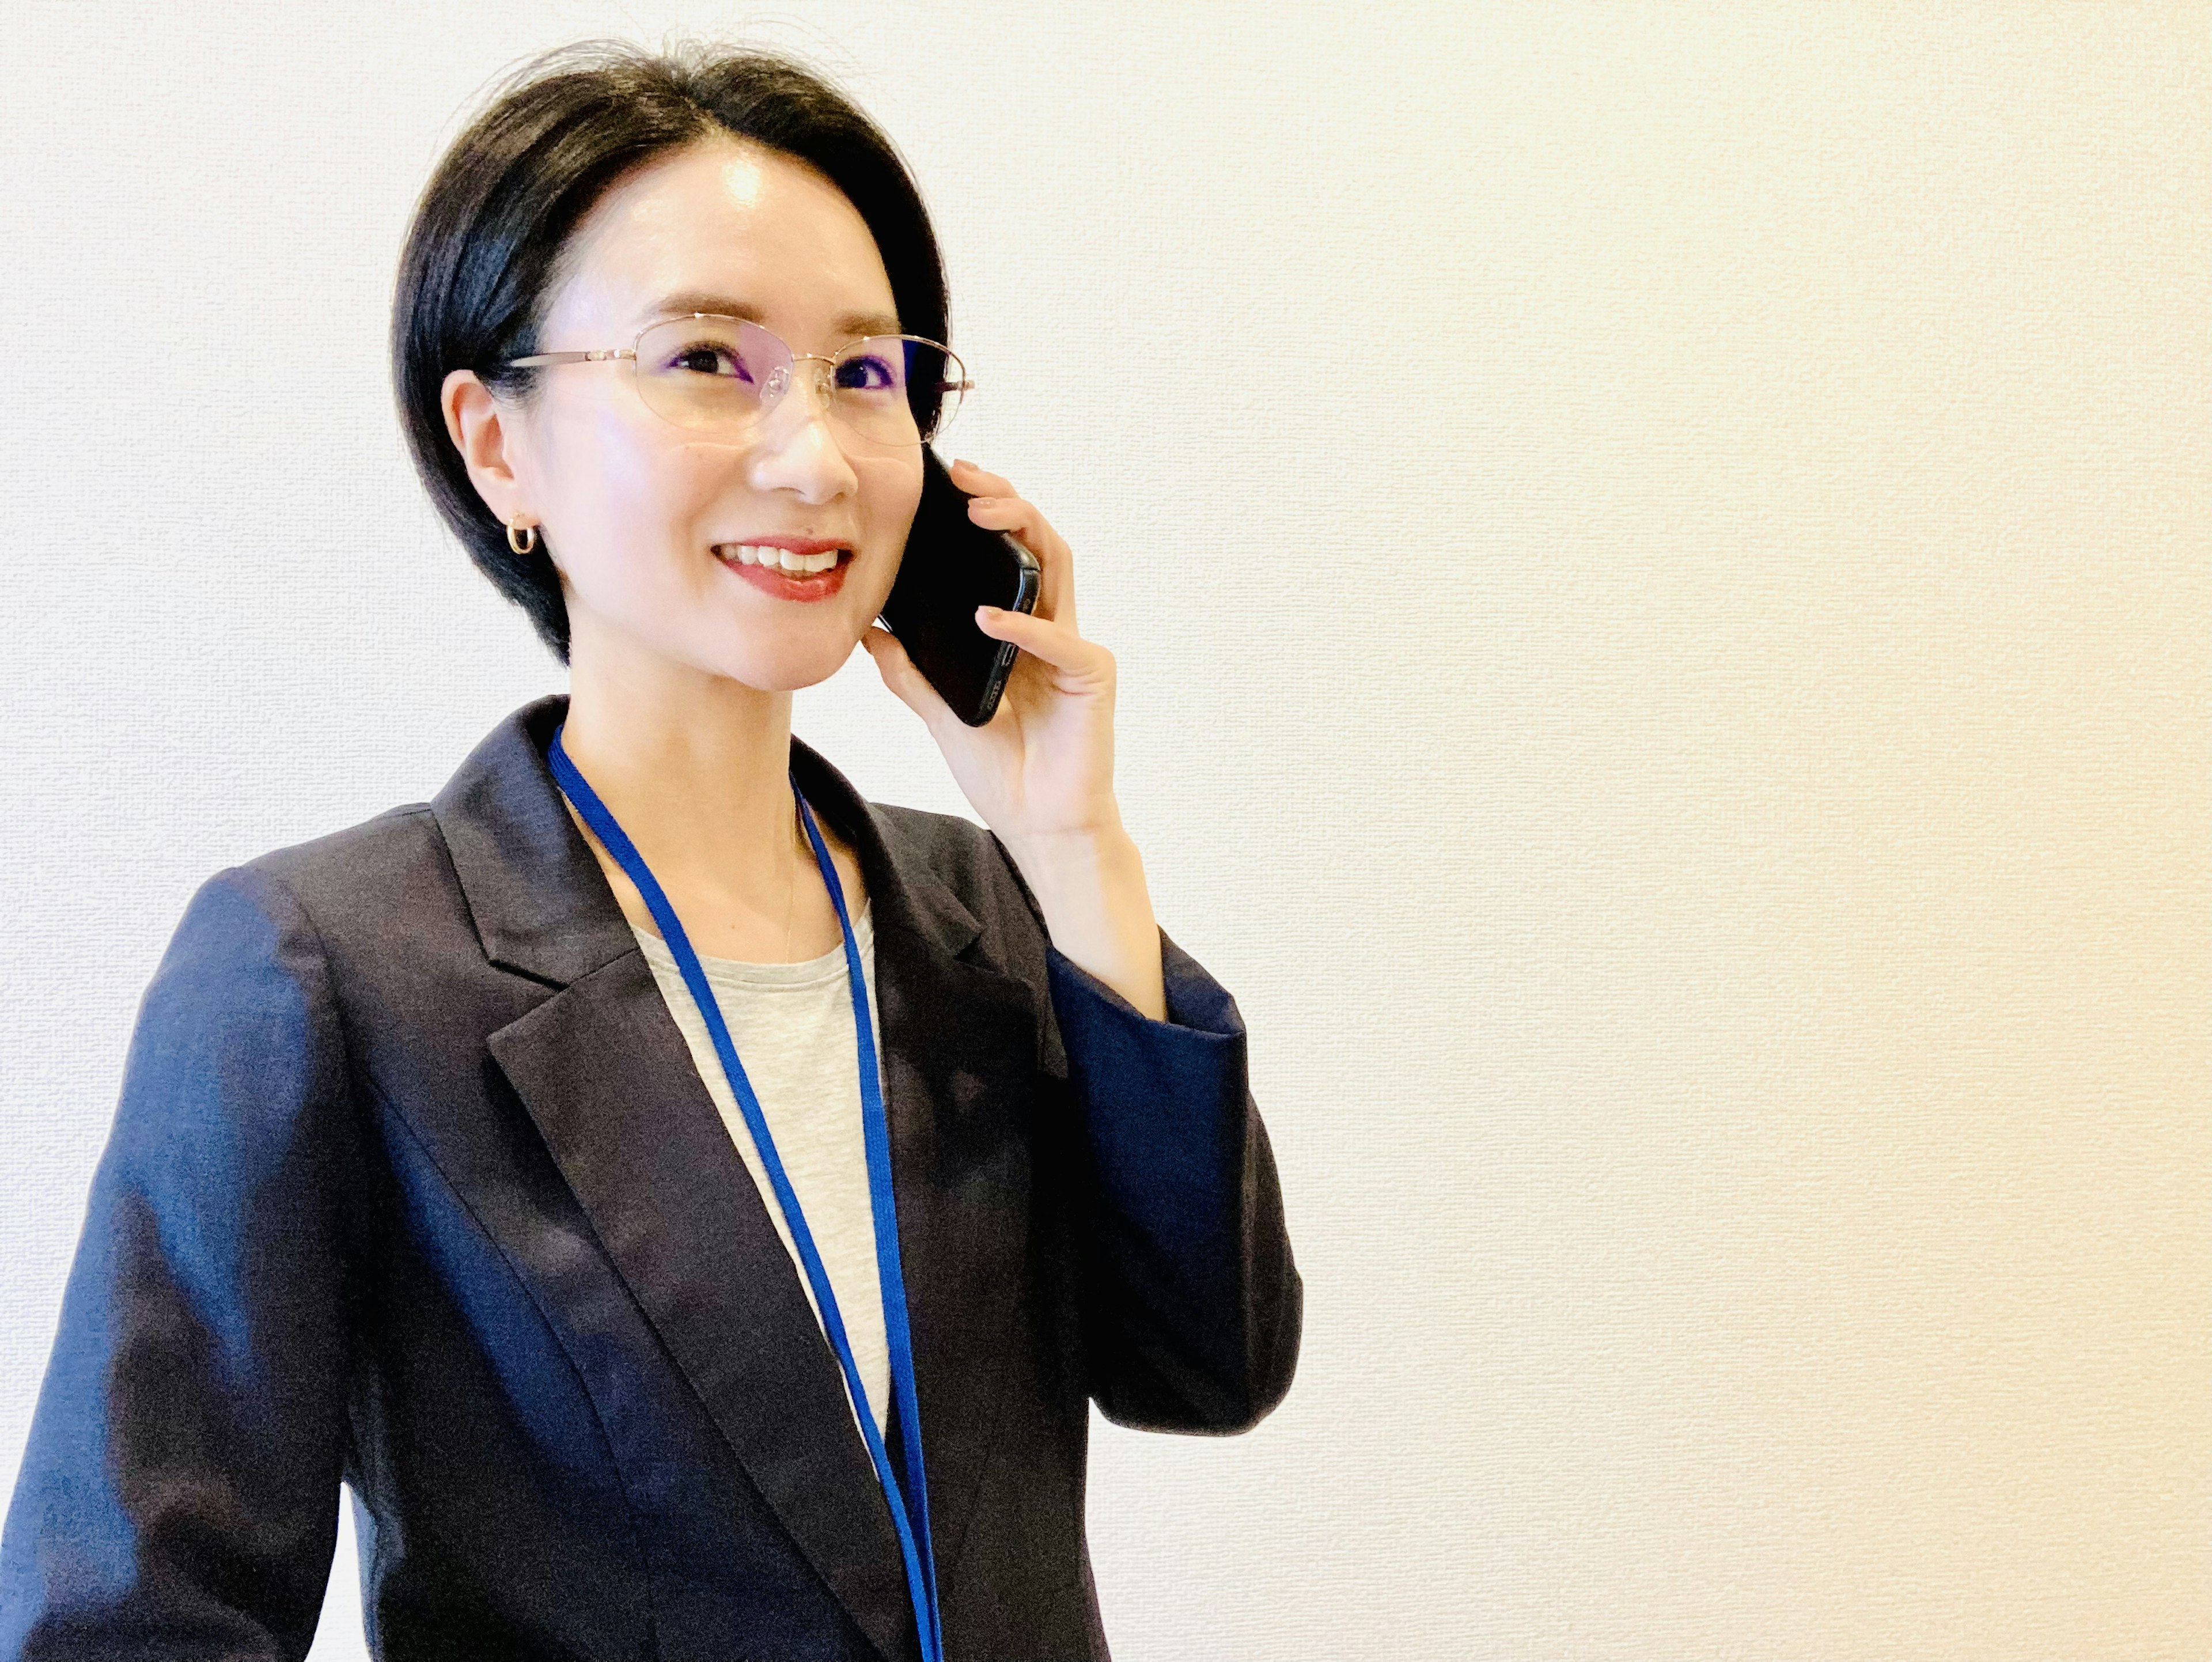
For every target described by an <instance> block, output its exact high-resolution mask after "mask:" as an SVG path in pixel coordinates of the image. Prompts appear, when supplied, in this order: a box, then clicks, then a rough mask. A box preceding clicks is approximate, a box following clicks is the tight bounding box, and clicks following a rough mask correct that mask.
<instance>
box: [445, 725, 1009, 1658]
mask: <svg viewBox="0 0 2212 1662" xmlns="http://www.w3.org/2000/svg"><path fill="white" fill-rule="evenodd" d="M567 706H568V701H567V699H566V697H562V696H559V695H556V696H554V697H549V698H544V699H540V700H538V701H537V702H536V703H532V704H530V705H527V706H526V707H524V708H523V709H520V710H518V711H517V712H515V713H514V715H513V716H511V717H509V718H508V720H507V721H506V722H505V723H503V724H502V725H501V728H498V729H495V731H494V733H493V734H491V735H490V736H489V737H488V738H487V739H486V740H485V741H484V742H483V744H482V745H481V746H478V747H477V752H475V753H474V754H472V755H471V757H470V758H469V759H468V761H467V762H466V763H465V764H463V766H462V768H461V770H459V772H457V773H456V774H455V776H454V777H453V781H452V782H450V783H449V784H448V785H447V787H446V788H445V790H444V791H442V792H441V793H440V794H439V796H438V798H437V799H436V800H435V802H434V804H433V807H434V811H435V813H437V815H438V819H439V822H440V825H441V830H442V831H444V833H445V836H446V840H447V846H448V847H449V849H451V850H452V853H453V861H454V867H455V870H456V872H457V874H458V875H459V880H460V882H461V886H462V888H463V891H464V892H465V894H466V896H467V898H468V902H469V905H470V909H471V913H472V915H473V916H474V919H475V922H476V925H477V932H478V934H479V935H480V937H481V938H482V940H483V945H484V950H485V952H486V954H487V955H488V956H489V958H490V959H492V960H493V961H494V962H495V963H498V964H501V965H503V966H505V967H507V968H509V969H511V970H513V971H517V972H519V973H521V974H524V975H526V976H530V977H534V978H536V979H538V980H540V981H543V982H544V983H548V984H549V985H551V986H553V987H555V988H556V989H558V990H556V992H554V994H553V995H552V996H550V997H549V998H547V999H546V1000H545V1001H544V1002H542V1003H540V1004H539V1005H538V1006H537V1007H536V1008H533V1009H532V1011H531V1012H530V1013H529V1014H526V1015H525V1016H523V1017H522V1018H521V1019H520V1020H517V1021H514V1022H513V1023H511V1024H509V1025H508V1026H505V1027H502V1028H501V1029H499V1030H498V1031H497V1032H494V1033H493V1034H491V1035H490V1036H489V1039H488V1041H487V1043H488V1045H489V1049H490V1051H491V1054H492V1056H494V1058H495V1060H496V1061H497V1062H498V1063H499V1065H500V1067H501V1069H502V1071H503V1072H504V1073H505V1074H506V1075H507V1079H508V1081H509V1082H510V1083H511V1084H512V1085H513V1087H514V1089H515V1091H516V1093H517V1094H518V1095H519V1096H520V1099H521V1100H522V1102H523V1104H524V1105H525V1106H526V1109H527V1110H528V1111H529V1113H530V1115H531V1117H532V1120H533V1121H534V1122H535V1123H536V1124H537V1126H538V1131H539V1134H540V1135H542V1136H543V1137H544V1140H545V1143H546V1146H547V1148H549V1149H550V1152H551V1154H552V1156H553V1159H554V1161H555V1163H556V1166H558V1168H559V1170H560V1172H561V1173H562V1177H563V1178H565V1180H566V1181H567V1182H568V1185H569V1187H570V1188H571V1189H572V1190H574V1193H575V1196H576V1198H577V1202H578V1203H579V1205H580V1207H581V1208H583V1210H584V1212H585V1214H586V1216H588V1217H589V1218H590V1220H591V1221H592V1227H593V1228H594V1230H595V1231H596V1232H597V1233H598V1235H599V1240H600V1243H601V1244H602V1245H603V1246H604V1247H605V1250H606V1252H607V1254H608V1256H609V1257H610V1258H611V1260H612V1261H613V1263H614V1264H615V1267H616V1269H617V1270H618V1271H619V1273H620V1274H621V1275H622V1276H623V1280H624V1281H625V1282H628V1284H629V1287H630V1288H631V1290H632V1291H633V1293H634V1294H635V1296H636V1298H637V1300H638V1304H639V1306H640V1308H641V1310H642V1311H643V1312H645V1314H646V1316H647V1319H648V1320H649V1321H650V1322H651V1323H652V1324H653V1326H654V1328H655V1329H656V1330H658V1331H659V1335H660V1336H661V1339H662V1342H664V1343H665V1346H666V1347H667V1349H668V1352H669V1354H670V1355H671V1357H672V1358H674V1360H675V1362H676V1364H677V1366H678V1368H679V1369H680V1370H681V1371H682V1373H683V1374H684V1378H685V1379H686V1380H687V1381H688V1382H689V1384H690V1386H691V1388H692V1389H693V1390H694V1391H696V1393H697V1395H698V1397H699V1398H700V1400H701V1402H702V1404H703V1405H704V1407H705V1409H706V1410H707V1412H708V1415H710V1416H711V1417H712V1419H713V1420H714V1423H715V1425H716V1426H717V1427H718V1428H720V1431H721V1433H722V1434H723V1436H724V1437H725V1438H726V1440H728V1442H729V1445H730V1447H731V1449H732V1452H734V1453H735V1455H736V1457H737V1458H738V1461H739V1462H740V1463H741V1464H743V1465H744V1469H745V1470H746V1472H747V1473H748V1474H749V1475H750V1477H751V1479H752V1481H753V1482H754V1483H755V1484H756V1485H757V1488H759V1490H760V1492H761V1494H762V1495H763V1497H764V1498H765V1499H766V1501H768V1503H769V1506H770V1507H772V1508H773V1509H774V1510H775V1513H776V1515H777V1517H778V1518H779V1519H781V1521H782V1523H783V1525H784V1527H785V1528H786V1529H787V1531H789V1532H790V1534H791V1537H792V1538H793V1542H794V1543H796V1544H797V1546H798V1548H799V1550H800V1551H801V1552H802V1553H803V1554H804V1555H805V1557H806V1558H807V1560H808V1561H809V1562H811V1564H812V1565H813V1566H814V1568H815V1569H816V1570H817V1572H818V1573H819V1574H821V1576H822V1577H823V1580H824V1581H825V1583H827V1585H828V1586H829V1588H830V1589H831V1591H832V1592H834V1593H835V1594H836V1597H837V1598H839V1599H840V1600H841V1602H842V1603H843V1604H844V1605H845V1607H846V1608H847V1610H848V1611H849V1612H850V1613H851V1614H852V1616H853V1619H854V1622H856V1623H857V1624H858V1625H859V1626H860V1629H861V1630H862V1631H863V1632H864V1633H866V1635H868V1637H869V1638H870V1640H871V1641H872V1642H873V1643H874V1644H875V1646H876V1647H877V1648H878V1650H879V1651H881V1652H882V1653H883V1654H884V1656H885V1657H886V1658H890V1659H896V1658H900V1657H903V1656H906V1655H908V1654H909V1653H911V1652H912V1651H913V1650H914V1648H915V1638H914V1633H915V1629H914V1622H913V1616H912V1613H911V1607H910V1604H909V1603H908V1593H907V1588H906V1578H905V1572H904V1568H903V1564H902V1560H901V1557H900V1554H899V1549H898V1544H897V1538H896V1534H895V1533H894V1531H893V1529H892V1525H891V1521H890V1509H889V1506H888V1502H887V1501H886V1499H885V1497H884V1494H883V1492H882V1489H881V1488H880V1487H879V1486H878V1482H877V1481H876V1476H875V1472H874V1470H873V1468H872V1465H871V1464H870V1463H869V1460H868V1458H867V1453H866V1449H865V1448H864V1447H863V1446H862V1445H861V1443H860V1439H859V1436H858V1435H857V1434H856V1433H855V1431H854V1426H853V1422H852V1411H851V1409H850V1407H849V1406H848V1401H847V1398H846V1395H845V1387H844V1381H843V1377H842V1373H840V1372H839V1369H838V1367H837V1364H836V1358H835V1356H834V1355H833V1354H832V1353H831V1351H830V1349H829V1345H828V1343H827V1342H826V1341H824V1339H823V1336H822V1333H821V1330H820V1329H819V1327H817V1324H816V1323H815V1320H814V1316H813V1312H812V1311H811V1308H810V1307H809V1306H808V1304H807V1300H806V1297H805V1292H804V1290H803V1289H802V1287H801V1284H800V1279H799V1269H798V1268H797V1267H796V1266H795V1265H794V1264H793V1263H792V1261H791V1258H790V1256H789V1254H788V1253H787V1252H786V1251H784V1248H783V1244H782V1242H781V1239H779V1238H778V1236H777V1235H776V1233H775V1227H774V1225H773V1224H772V1223H771V1222H770V1221H769V1215H768V1211H767V1209H766V1207H765V1205H764V1204H763V1200H762V1197H761V1196H760V1193H759V1191H758V1190H757V1188H756V1187H755V1186H754V1184H753V1181H752V1178H751V1175H750V1172H747V1171H746V1169H745V1166H744V1162H743V1161H742V1160H740V1158H739V1157H738V1153H737V1150H736V1149H735V1148H734V1147H733V1146H732V1143H731V1141H730V1137H729V1133H728V1131H727V1130H726V1128H725V1127H724V1125H723V1123H722V1122H721V1119H720V1115H719V1114H718V1113H717V1111H715V1108H714V1101H713V1099H712V1098H711V1097H709V1096H708V1093H707V1090H706V1087H705V1086H704V1085H703V1084H702V1082H701V1081H700V1078H699V1075H698V1073H697V1070H696V1066H695V1065H694V1062H693V1061H692V1057H691V1054H690V1050H689V1049H688V1047H687V1046H686V1045H685V1044H684V1039H683V1036H682V1034H681V1033H680V1032H678V1029H677V1027H676V1025H675V1022H674V1021H673V1020H672V1019H671V1017H670V1015H669V1014H668V1010H667V1006H666V1004H665V1001H664V1000H663V999H662V996H661V994H660V990H659V985H658V983H655V981H654V980H653V975H652V972H651V971H650V969H649V967H648V966H647V964H646V962H645V959H644V956H643V954H642V953H640V952H639V951H638V948H637V943H636V941H635V937H634V936H632V934H630V931H629V922H628V921H627V920H626V919H625V918H624V917H623V916H622V912H621V909H620V907H619V906H618V905H617V904H616V901H615V898H614V896H613V893H612V892H611V891H610V890H609V888H608V887H607V885H606V881H605V876H604V875H603V874H602V873H601V872H600V870H599V865H598V862H597V861H595V860H594V859H593V858H592V854H591V851H590V849H588V848H586V846H585V844H584V842H583V839H582V837H580V835H579V834H578V833H577V831H576V829H575V826H574V823H573V822H572V821H571V820H570V819H569V818H568V813H567V811H566V809H565V808H564V807H562V804H561V800H560V795H559V793H558V790H557V789H556V787H555V785H554V782H553V780H552V777H551V775H550V771H549V770H547V769H546V766H545V762H544V752H545V747H546V745H547V744H548V742H549V741H550V738H551V735H552V732H553V729H554V728H555V727H556V725H557V724H558V723H559V721H561V719H562V716H563V715H565V714H566V711H567ZM793 768H794V770H795V771H796V773H797V774H798V776H799V782H800V788H801V789H802V790H803V791H804V792H805V795H806V798H807V801H808V802H809V803H810V804H811V806H812V807H814V809H815V810H816V812H817V813H819V814H821V815H822V816H823V818H824V819H827V820H828V821H829V824H830V825H833V826H834V827H835V828H836V830H837V831H839V832H840V834H841V835H842V836H843V837H845V839H846V840H847V841H848V843H850V844H851V845H852V846H853V848H854V850H855V852H856V853H857V855H859V858H860V866H861V872H862V877H863V880H864V882H865V883H866V886H867V889H868V893H869V898H870V901H871V905H872V913H873V916H874V920H875V953H876V999H877V1005H878V1010H879V1013H880V1014H881V1018H882V1032H881V1033H880V1034H879V1035H878V1044H879V1047H880V1049H881V1051H882V1055H883V1062H884V1068H883V1077H884V1093H885V1099H886V1101H885V1105H886V1110H887V1112H888V1115H889V1117H890V1133H891V1150H892V1153H891V1158H892V1167H893V1183H894V1193H895V1199H896V1209H897V1214H898V1221H899V1241H900V1249H901V1256H902V1263H903V1269H904V1275H905V1279H906V1284H907V1297H908V1307H909V1311H910V1312H911V1313H910V1326H911V1329H912V1332H913V1338H914V1347H915V1375H916V1395H917V1398H918V1402H919V1404H920V1408H921V1422H922V1442H923V1447H924V1451H925V1453H926V1457H927V1478H928V1483H929V1490H930V1522H931V1531H932V1534H933V1537H934V1545H935V1548H936V1557H937V1562H938V1570H939V1586H940V1589H944V1588H945V1579H946V1577H947V1575H948V1574H949V1573H950V1571H951V1568H952V1566H953V1564H954V1562H956V1559H957V1551H958V1546H959V1542H960V1539H961V1537H962V1535H963V1532H964V1529H965V1525H966V1521H967V1519H968V1517H969V1513H971V1512H972V1509H973V1507H974V1505H975V1498H976V1495H977V1493H978V1491H979V1489H980V1487H981V1476H982V1472H983V1468H984V1466H985V1464H987V1459H988V1458H989V1453H990V1447H991V1434H992V1431H993V1429H994V1421H995V1417H996V1413H997V1409H998V1382H999V1380H1000V1379H1001V1378H1002V1377H1003V1374H1004V1372H1005V1370H1003V1369H1002V1368H999V1367H994V1366H993V1365H992V1359H993V1358H994V1357H995V1356H996V1355H999V1354H1000V1348H1001V1346H1002V1345H1003V1344H1004V1343H1005V1342H1006V1336H1007V1330H1008V1324H1009V1323H1010V1322H1011V1321H1012V1316H1013V1313H1014V1311H1013V1302H1014V1300H1015V1298H1016V1297H1017V1295H1018V1289H1020V1288H1022V1287H1024V1286H1025V1285H1026V1281H1027V1277H1026V1274H1025V1265H1024V1253H1025V1251H1026V1247H1027V1241H1028V1227H1029V1218H1028V1210H1027V1208H1028V1196H1029V1175H1030V1174H1029V1168H1028V1153H1027V1150H1028V1146H1029V1142H1028V1138H1027V1136H1026V1135H1024V1131H1025V1126H1024V1117H1025V1116H1026V1115H1027V1114H1028V1113H1029V1112H1030V1090H1031V1088H1032V1086H1033V1080H1034V1074H1033V1069H1034V1067H1035V1062H1036V1046H1037V1043H1038V1019H1037V1018H1038V1012H1037V1010H1036V999H1035V995H1034V994H1032V992H1031V991H1030V989H1029V987H1028V986H1027V985H1026V984H1025V983H1023V982H1021V981H1019V980H1018V979H1015V978H1013V977H1007V976H1004V975H1000V974H999V973H998V972H996V971H992V970H990V969H987V968H986V967H984V966H982V965H977V964H970V963H964V962H962V961H961V960H960V959H959V958H958V956H957V954H958V953H960V952H961V951H962V950H963V949H964V948H966V947H969V946H970V945H971V944H972V943H973V942H974V941H975V939H976V937H977V936H978V934H979V933H980V925H979V924H978V923H977V922H976V920H975V916H973V914H972V913H970V912H969V910H968V909H967V908H966V907H965V906H964V905H963V904H962V903H961V901H960V900H959V898H957V896H956V895H954V894H953V893H952V892H951V890H950V889H948V888H946V887H945V886H944V884H943V883H942V882H940V881H939V880H938V879H937V878H936V877H935V875H934V874H933V873H931V872H930V871H929V870H928V868H927V866H926V864H924V863H923V862H922V861H921V859H920V857H919V855H917V854H916V853H915V851H913V850H911V849H906V848H903V847H902V846H901V845H900V839H899V838H898V837H897V835H896V831H895V830H893V829H892V827H891V826H890V822H888V821H886V820H885V819H884V818H883V816H881V815H879V814H878V813H876V812H874V811H873V810H872V809H871V808H870V807H869V806H868V805H867V804H866V802H865V801H863V800H862V799H861V798H860V795H859V794H858V793H857V792H855V791H854V789H853V788H852V786H851V785H850V784H849V783H848V782H846V780H845V779H844V778H843V776H842V775H840V774H838V773H837V771H836V770H835V769H834V768H832V767H830V766H829V764H828V763H827V762H826V761H823V759H822V758H820V757H819V756H817V755H816V754H815V752H812V751H811V749H809V748H808V747H806V746H804V745H802V744H799V742H798V741H797V740H793Z"/></svg>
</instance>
